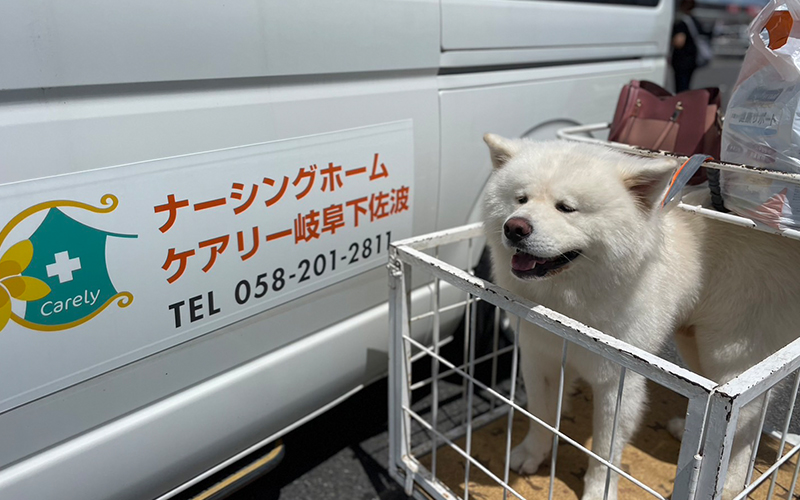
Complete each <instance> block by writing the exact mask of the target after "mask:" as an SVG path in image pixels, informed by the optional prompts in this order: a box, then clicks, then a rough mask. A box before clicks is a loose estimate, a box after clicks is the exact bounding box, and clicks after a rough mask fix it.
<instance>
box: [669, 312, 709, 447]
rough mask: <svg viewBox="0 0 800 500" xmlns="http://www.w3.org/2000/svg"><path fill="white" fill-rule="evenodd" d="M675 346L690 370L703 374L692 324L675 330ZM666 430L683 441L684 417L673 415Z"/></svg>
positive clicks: (695, 333)
mask: <svg viewBox="0 0 800 500" xmlns="http://www.w3.org/2000/svg"><path fill="white" fill-rule="evenodd" d="M674 339H675V346H676V347H677V348H678V354H680V356H681V359H683V361H684V362H685V363H686V365H687V366H688V367H689V369H690V370H692V371H693V372H695V373H698V374H703V373H704V372H703V366H702V364H701V363H700V353H699V351H698V350H697V330H696V328H695V326H694V325H684V326H682V327H680V328H678V329H677V330H676V331H675V335H674ZM667 430H668V431H669V433H670V434H672V436H673V437H674V438H675V439H677V440H678V441H683V433H684V431H685V430H686V418H684V417H673V418H671V419H670V421H669V422H667Z"/></svg>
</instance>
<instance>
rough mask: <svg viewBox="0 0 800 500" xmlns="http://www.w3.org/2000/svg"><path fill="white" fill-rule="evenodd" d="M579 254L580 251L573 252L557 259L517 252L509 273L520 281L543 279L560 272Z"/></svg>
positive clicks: (512, 259)
mask: <svg viewBox="0 0 800 500" xmlns="http://www.w3.org/2000/svg"><path fill="white" fill-rule="evenodd" d="M580 254H581V252H580V250H573V251H571V252H567V253H563V254H561V255H559V256H558V257H552V258H545V257H537V256H535V255H531V254H528V253H525V252H522V251H521V250H517V253H516V254H515V255H514V257H512V258H511V272H512V273H514V276H516V277H517V278H522V279H530V278H544V277H545V276H551V275H553V274H555V273H557V272H560V271H561V270H563V269H564V267H565V266H567V264H569V263H570V262H572V261H573V260H575V259H577V258H578V256H580Z"/></svg>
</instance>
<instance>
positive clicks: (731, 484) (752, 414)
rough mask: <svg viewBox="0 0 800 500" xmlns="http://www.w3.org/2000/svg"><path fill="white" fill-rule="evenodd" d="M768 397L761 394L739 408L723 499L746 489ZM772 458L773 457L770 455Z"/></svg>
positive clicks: (725, 499) (726, 499) (732, 496)
mask: <svg viewBox="0 0 800 500" xmlns="http://www.w3.org/2000/svg"><path fill="white" fill-rule="evenodd" d="M765 402H766V398H765V397H764V396H761V397H759V398H756V399H755V400H753V401H752V402H750V403H749V404H747V405H745V406H744V407H743V408H742V409H741V410H739V421H738V422H737V424H736V435H735V436H734V438H733V446H732V447H731V460H730V462H729V464H728V474H727V476H726V478H725V486H724V488H723V490H722V498H723V500H730V499H731V498H734V497H736V495H738V494H739V493H740V492H741V491H742V489H744V486H745V484H744V481H745V479H747V469H748V467H749V466H750V455H751V454H752V452H753V445H754V444H755V441H756V437H758V434H759V433H760V432H761V428H760V427H759V424H760V423H761V418H760V417H761V410H762V408H763V407H764V404H765ZM770 458H771V457H770Z"/></svg>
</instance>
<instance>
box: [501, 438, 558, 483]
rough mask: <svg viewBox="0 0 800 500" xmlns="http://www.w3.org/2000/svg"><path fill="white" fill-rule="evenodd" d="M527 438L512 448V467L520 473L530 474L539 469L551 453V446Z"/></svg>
mask: <svg viewBox="0 0 800 500" xmlns="http://www.w3.org/2000/svg"><path fill="white" fill-rule="evenodd" d="M531 441H532V440H530V439H528V438H526V439H525V441H523V442H522V443H521V444H519V445H518V446H515V447H514V449H513V450H511V463H510V468H511V470H513V471H516V472H517V473H518V474H522V475H530V474H533V473H534V472H536V471H537V470H539V466H540V465H542V462H544V461H545V459H546V458H547V457H548V456H549V455H550V449H549V447H543V446H538V445H536V444H535V443H531Z"/></svg>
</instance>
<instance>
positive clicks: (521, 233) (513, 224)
mask: <svg viewBox="0 0 800 500" xmlns="http://www.w3.org/2000/svg"><path fill="white" fill-rule="evenodd" d="M532 232H533V226H531V224H530V222H528V221H527V220H525V219H523V218H522V217H513V218H511V219H508V220H507V221H506V223H505V224H504V225H503V233H505V235H506V238H508V240H509V241H510V242H511V243H518V242H520V241H522V240H524V239H525V238H527V237H528V236H530V234H531V233H532Z"/></svg>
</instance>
